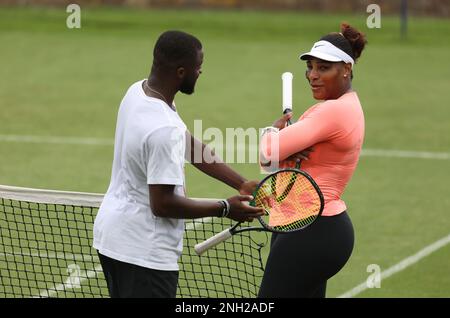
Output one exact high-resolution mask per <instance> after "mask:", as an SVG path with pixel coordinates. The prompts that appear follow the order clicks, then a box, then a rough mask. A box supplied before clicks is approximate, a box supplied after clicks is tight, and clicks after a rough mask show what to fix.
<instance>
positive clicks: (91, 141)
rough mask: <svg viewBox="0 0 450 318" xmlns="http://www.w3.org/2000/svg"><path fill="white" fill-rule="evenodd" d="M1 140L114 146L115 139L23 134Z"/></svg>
mask: <svg viewBox="0 0 450 318" xmlns="http://www.w3.org/2000/svg"><path fill="white" fill-rule="evenodd" d="M0 142H17V143H21V142H22V143H37V144H62V145H65V144H71V145H93V146H113V145H114V140H112V139H106V138H82V137H61V136H59V137H58V136H53V137H52V136H21V135H0Z"/></svg>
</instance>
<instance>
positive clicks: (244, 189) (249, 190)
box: [239, 180, 259, 195]
mask: <svg viewBox="0 0 450 318" xmlns="http://www.w3.org/2000/svg"><path fill="white" fill-rule="evenodd" d="M258 184H259V181H255V180H252V181H245V182H243V183H242V184H241V187H240V188H239V193H240V194H242V195H252V194H253V192H255V190H256V187H257V186H258Z"/></svg>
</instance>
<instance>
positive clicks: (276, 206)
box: [194, 169, 324, 255]
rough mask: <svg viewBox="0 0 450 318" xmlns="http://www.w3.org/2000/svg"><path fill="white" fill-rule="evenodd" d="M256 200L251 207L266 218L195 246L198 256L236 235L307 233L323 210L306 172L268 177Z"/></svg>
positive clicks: (284, 171)
mask: <svg viewBox="0 0 450 318" xmlns="http://www.w3.org/2000/svg"><path fill="white" fill-rule="evenodd" d="M287 187H289V190H288V191H286V189H287ZM253 198H254V199H253V200H252V201H251V202H250V205H251V206H255V207H262V208H263V209H264V211H265V215H264V216H261V217H258V218H256V219H255V220H254V221H253V222H252V223H251V224H250V226H243V222H239V223H236V224H235V225H233V226H232V227H230V228H228V229H226V230H224V231H222V232H220V233H218V234H216V235H214V236H213V237H211V238H209V239H207V240H206V241H204V242H201V243H199V244H197V245H195V247H194V250H195V252H196V253H197V254H198V255H202V254H203V253H204V252H206V251H207V250H209V249H211V248H213V247H214V246H216V245H217V244H219V243H221V242H223V241H225V240H227V239H229V238H231V237H232V236H233V235H235V234H238V233H242V232H246V231H268V232H274V233H289V232H294V231H299V230H302V229H305V228H307V227H308V226H310V225H311V224H313V223H314V222H315V221H316V220H317V219H318V218H319V216H320V215H321V214H322V211H323V207H324V199H323V195H322V192H321V191H320V189H319V187H318V186H317V184H316V183H315V182H314V180H313V179H312V178H311V176H309V175H308V174H307V173H306V172H304V171H301V170H297V169H282V170H279V171H277V172H275V173H272V174H270V175H268V176H266V177H265V178H264V179H263V180H262V181H261V182H260V183H259V184H258V186H257V187H256V190H255V191H254V193H253ZM258 223H259V224H258Z"/></svg>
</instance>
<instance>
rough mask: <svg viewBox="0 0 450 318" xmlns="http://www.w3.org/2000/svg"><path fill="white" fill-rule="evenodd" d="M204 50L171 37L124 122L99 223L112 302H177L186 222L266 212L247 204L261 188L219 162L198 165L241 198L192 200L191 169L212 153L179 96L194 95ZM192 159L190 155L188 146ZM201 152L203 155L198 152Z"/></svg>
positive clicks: (186, 38) (132, 94) (135, 89)
mask: <svg viewBox="0 0 450 318" xmlns="http://www.w3.org/2000/svg"><path fill="white" fill-rule="evenodd" d="M202 62H203V51H202V45H201V43H200V41H199V40H198V39H197V38H195V37H194V36H192V35H190V34H187V33H184V32H180V31H168V32H165V33H163V34H162V35H161V36H160V37H159V39H158V41H157V42H156V44H155V48H154V51H153V65H152V70H151V73H150V76H149V78H148V79H147V80H141V81H138V82H137V83H134V84H133V85H131V87H130V88H129V89H128V91H127V93H126V94H125V97H124V98H123V100H122V102H121V105H120V108H119V113H118V117H117V126H116V134H115V144H114V161H113V167H112V175H111V182H110V185H109V188H108V191H107V193H106V195H105V198H104V200H103V202H102V205H101V206H100V209H99V211H98V214H97V217H96V219H95V223H94V243H93V246H94V248H96V249H97V250H98V253H99V257H100V261H101V264H102V268H103V272H104V274H105V277H106V280H107V285H108V290H109V293H110V295H111V297H175V296H176V288H177V282H178V258H179V257H180V255H181V252H182V248H183V246H182V245H183V231H184V221H183V219H193V218H201V217H207V216H217V217H222V216H227V217H229V218H231V219H233V220H235V221H251V220H252V219H253V218H255V217H257V216H260V215H262V214H263V211H262V209H260V208H254V207H250V206H248V204H245V201H249V200H251V199H252V197H251V196H250V194H251V193H252V192H253V190H254V189H255V187H256V185H257V182H256V181H247V180H246V179H244V178H243V177H242V176H240V175H239V174H238V173H236V172H235V171H234V170H232V169H231V168H230V167H229V166H227V165H226V164H225V163H223V162H222V161H220V159H219V158H214V159H215V160H210V159H211V158H208V162H211V161H213V162H212V163H207V162H206V160H201V161H200V162H192V164H193V165H194V166H195V167H196V168H198V169H199V170H201V171H203V172H204V173H206V174H208V175H210V176H212V177H214V178H216V179H218V180H220V181H222V182H224V183H226V184H228V185H229V186H231V187H233V188H235V189H237V190H238V191H239V192H240V193H241V195H238V196H234V197H231V198H228V199H227V200H221V201H219V202H204V201H198V200H192V199H189V198H186V197H185V189H184V162H185V158H186V157H188V158H194V156H193V155H192V154H193V153H194V152H196V151H198V149H201V150H200V151H199V153H202V154H203V153H207V152H204V151H203V149H204V147H206V146H205V145H204V144H202V143H201V142H200V141H198V140H196V139H195V138H194V137H193V136H192V135H191V134H190V133H189V132H188V131H187V128H186V125H185V124H184V123H183V121H182V119H181V118H180V117H179V116H178V113H177V112H176V109H175V105H174V103H173V100H174V97H175V94H176V93H177V92H178V91H180V92H182V93H185V94H192V93H193V92H194V87H195V83H196V81H197V78H198V77H199V75H200V74H201V65H202ZM187 145H188V146H189V147H188V149H189V148H190V152H191V153H190V154H189V153H188V154H187V155H186V152H189V151H186V146H187ZM195 149H197V150H195Z"/></svg>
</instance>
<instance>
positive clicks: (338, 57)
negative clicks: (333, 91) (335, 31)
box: [300, 40, 355, 66]
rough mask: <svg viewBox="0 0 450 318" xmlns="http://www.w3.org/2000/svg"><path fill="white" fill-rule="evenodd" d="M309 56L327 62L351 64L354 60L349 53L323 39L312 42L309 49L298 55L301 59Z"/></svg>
mask: <svg viewBox="0 0 450 318" xmlns="http://www.w3.org/2000/svg"><path fill="white" fill-rule="evenodd" d="M310 57H316V58H318V59H321V60H324V61H328V62H345V63H351V64H352V66H353V64H355V61H354V60H353V59H352V57H351V56H350V55H348V54H347V53H345V52H344V51H342V50H341V49H340V48H338V47H336V46H334V45H333V44H331V43H330V42H328V41H324V40H322V41H319V42H316V43H314V45H313V47H312V48H311V51H309V52H308V53H304V54H302V55H300V59H301V60H308V59H309V58H310Z"/></svg>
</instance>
